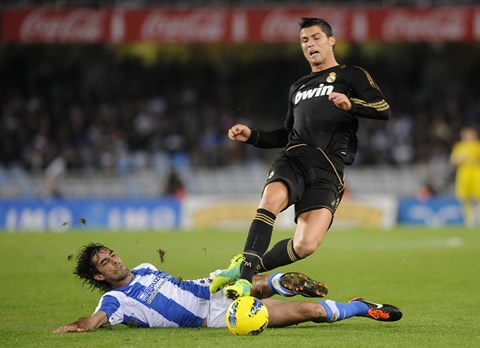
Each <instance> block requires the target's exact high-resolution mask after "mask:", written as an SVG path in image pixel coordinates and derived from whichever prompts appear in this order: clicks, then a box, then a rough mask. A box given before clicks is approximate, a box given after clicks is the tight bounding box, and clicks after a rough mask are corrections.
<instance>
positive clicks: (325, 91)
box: [295, 83, 333, 105]
mask: <svg viewBox="0 0 480 348" xmlns="http://www.w3.org/2000/svg"><path fill="white" fill-rule="evenodd" d="M332 92H333V86H332V85H328V86H325V85H324V84H323V83H321V84H320V85H319V86H318V87H316V88H312V89H307V90H306V91H298V92H297V95H296V96H295V105H297V104H298V103H299V102H300V100H305V99H310V98H313V97H320V96H324V95H329V94H330V93H332Z"/></svg>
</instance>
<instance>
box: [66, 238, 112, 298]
mask: <svg viewBox="0 0 480 348" xmlns="http://www.w3.org/2000/svg"><path fill="white" fill-rule="evenodd" d="M100 250H109V251H113V250H112V249H110V248H108V247H106V246H105V245H103V244H100V243H89V244H87V245H85V246H84V247H82V249H81V250H80V252H79V253H78V255H77V266H76V267H75V270H74V271H73V274H75V275H76V276H78V277H79V278H80V279H82V280H83V284H88V286H89V287H90V288H91V289H92V291H93V290H94V289H98V290H100V291H101V292H107V291H110V290H112V289H113V286H112V285H111V284H110V283H108V282H106V281H103V280H96V279H95V278H94V275H95V274H100V272H99V271H98V269H97V266H96V265H95V264H94V263H93V260H92V258H93V257H94V256H95V254H96V253H97V252H98V251H100Z"/></svg>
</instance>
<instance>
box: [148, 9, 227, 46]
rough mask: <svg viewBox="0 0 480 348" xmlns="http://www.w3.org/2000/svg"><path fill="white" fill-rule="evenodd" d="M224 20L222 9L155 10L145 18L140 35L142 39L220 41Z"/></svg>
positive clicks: (224, 15) (224, 26)
mask: <svg viewBox="0 0 480 348" xmlns="http://www.w3.org/2000/svg"><path fill="white" fill-rule="evenodd" d="M226 20H227V18H226V13H225V12H224V11H215V10H213V11H192V12H190V13H185V14H169V13H167V12H162V11H155V12H152V13H151V14H149V15H148V16H147V18H146V19H145V21H144V23H143V25H142V28H141V33H140V35H141V38H142V39H143V40H171V41H207V42H214V41H221V40H223V39H225V28H226Z"/></svg>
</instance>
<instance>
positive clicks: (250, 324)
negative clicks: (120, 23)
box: [227, 296, 268, 336]
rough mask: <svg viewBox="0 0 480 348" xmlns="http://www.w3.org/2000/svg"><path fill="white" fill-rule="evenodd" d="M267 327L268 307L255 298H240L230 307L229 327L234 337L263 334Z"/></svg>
mask: <svg viewBox="0 0 480 348" xmlns="http://www.w3.org/2000/svg"><path fill="white" fill-rule="evenodd" d="M267 325H268V310H267V307H266V306H265V305H264V304H263V303H262V301H260V300H259V299H257V298H255V297H252V296H243V297H239V298H237V299H236V300H235V301H233V302H232V303H231V304H230V306H229V307H228V310H227V327H228V329H229V330H230V332H231V333H233V334H234V335H237V336H245V335H249V336H256V335H259V334H261V333H262V332H263V331H264V330H265V329H266V327H267Z"/></svg>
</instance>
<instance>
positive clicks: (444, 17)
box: [382, 9, 468, 41]
mask: <svg viewBox="0 0 480 348" xmlns="http://www.w3.org/2000/svg"><path fill="white" fill-rule="evenodd" d="M467 23H468V22H467V12H466V11H465V10H462V9H460V10H459V9H448V10H447V9H442V10H431V11H429V12H426V13H412V12H407V11H402V10H399V11H392V12H391V13H390V14H389V15H387V16H386V17H385V20H384V22H383V28H382V32H383V37H384V38H385V39H387V40H409V41H421V40H429V41H432V40H433V41H435V40H461V39H463V38H464V37H465V35H466V30H467V28H466V26H467Z"/></svg>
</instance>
